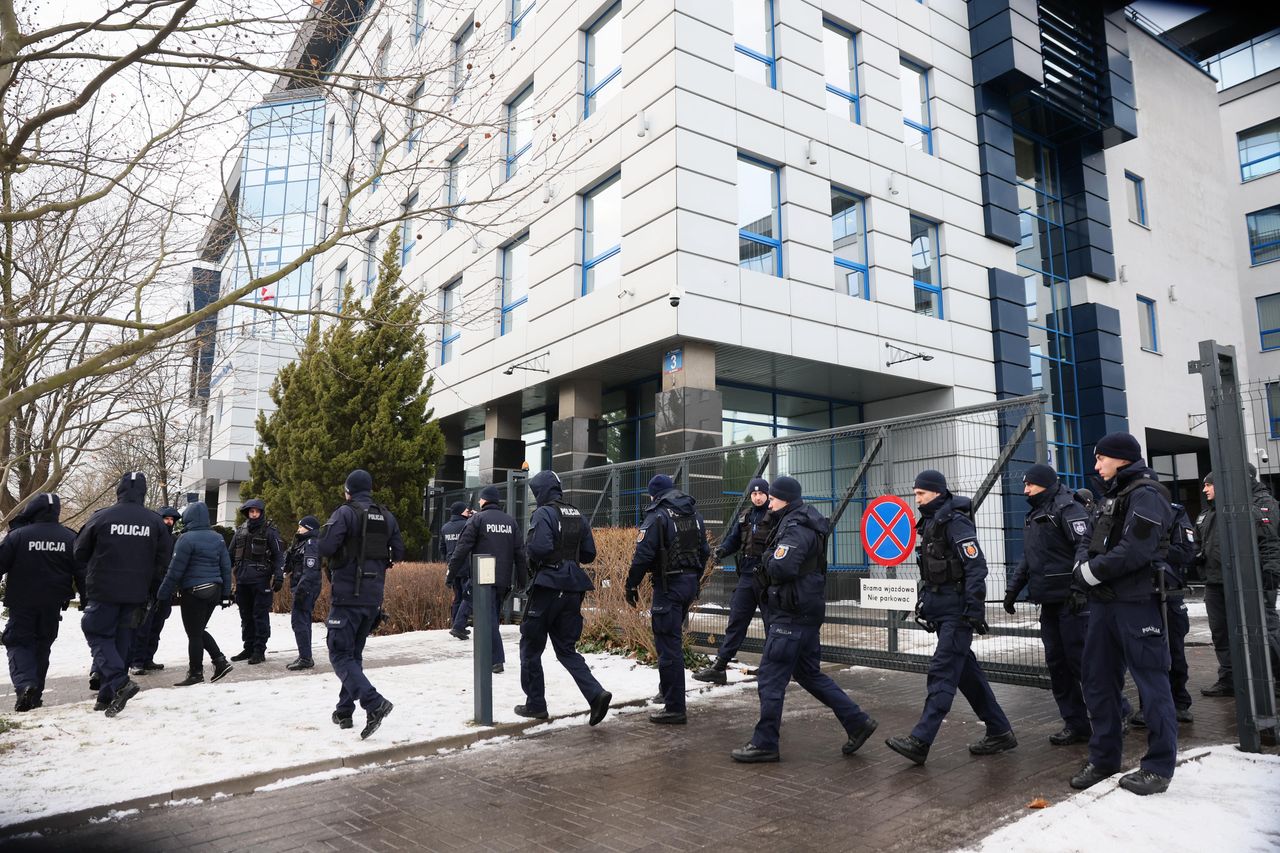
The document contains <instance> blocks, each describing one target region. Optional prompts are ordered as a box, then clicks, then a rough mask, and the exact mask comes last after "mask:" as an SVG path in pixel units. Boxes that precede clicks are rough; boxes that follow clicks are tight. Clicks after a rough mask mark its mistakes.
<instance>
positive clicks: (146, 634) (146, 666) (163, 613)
mask: <svg viewBox="0 0 1280 853" xmlns="http://www.w3.org/2000/svg"><path fill="white" fill-rule="evenodd" d="M159 515H160V520H161V521H163V522H164V526H165V527H167V528H168V529H169V535H170V536H172V537H173V538H174V539H175V540H176V539H177V533H176V532H175V531H174V525H176V524H177V523H178V519H180V518H181V517H182V514H181V513H179V512H178V511H177V510H176V509H174V508H173V507H171V506H166V507H161V508H160V510H159ZM153 598H154V600H153V601H152V602H151V604H150V606H148V607H147V612H146V614H145V615H143V617H142V624H141V625H139V626H138V630H137V632H136V633H135V634H134V636H133V649H132V650H131V654H130V661H129V670H130V674H131V675H146V674H147V673H148V672H156V671H158V670H161V669H164V664H162V663H156V661H155V657H156V650H157V649H159V648H160V632H161V631H162V630H164V623H165V622H166V621H167V620H168V618H169V615H170V614H171V613H173V601H172V600H170V599H162V598H159V597H155V596H153Z"/></svg>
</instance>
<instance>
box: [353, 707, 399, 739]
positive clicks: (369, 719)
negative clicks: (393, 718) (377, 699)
mask: <svg viewBox="0 0 1280 853" xmlns="http://www.w3.org/2000/svg"><path fill="white" fill-rule="evenodd" d="M394 707H395V706H394V705H392V704H391V703H390V702H389V701H388V700H386V699H383V700H382V704H381V705H379V706H378V707H376V708H374V709H373V710H372V711H370V712H369V713H368V714H367V715H366V716H365V722H364V728H363V729H361V730H360V740H364V739H366V738H367V737H369V735H371V734H373V733H374V732H376V731H377V730H378V726H380V725H382V721H383V720H385V719H386V718H387V715H388V714H390V713H391V709H392V708H394Z"/></svg>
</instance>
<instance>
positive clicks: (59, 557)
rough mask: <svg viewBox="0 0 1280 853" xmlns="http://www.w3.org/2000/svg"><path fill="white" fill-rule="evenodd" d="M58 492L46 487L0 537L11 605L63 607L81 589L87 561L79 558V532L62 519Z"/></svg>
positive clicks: (0, 570) (1, 569)
mask: <svg viewBox="0 0 1280 853" xmlns="http://www.w3.org/2000/svg"><path fill="white" fill-rule="evenodd" d="M61 510H62V505H61V502H60V501H59V500H58V496H57V495H54V494H50V493H47V492H42V493H41V494H38V495H36V496H35V497H34V498H32V499H31V502H30V503H28V504H27V506H26V508H25V509H24V510H23V511H22V516H21V517H22V522H20V523H19V526H18V527H17V528H16V529H15V528H12V527H11V528H10V530H9V535H8V536H5V537H4V541H2V542H0V578H4V579H5V585H4V603H5V604H6V605H7V606H9V607H61V606H63V605H64V604H66V603H67V602H68V601H70V600H71V599H72V597H73V596H74V595H75V593H76V591H77V590H78V591H79V592H80V594H81V595H84V566H83V565H82V564H80V563H78V562H76V558H75V544H76V534H75V531H73V530H72V529H71V528H69V527H63V526H62V525H61V524H59V523H58V515H59V513H60V512H61Z"/></svg>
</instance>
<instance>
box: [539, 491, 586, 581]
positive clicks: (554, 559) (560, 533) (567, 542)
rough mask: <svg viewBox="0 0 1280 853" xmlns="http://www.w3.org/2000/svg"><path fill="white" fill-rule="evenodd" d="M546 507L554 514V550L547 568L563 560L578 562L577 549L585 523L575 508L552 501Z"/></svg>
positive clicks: (561, 502)
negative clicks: (555, 530) (555, 529)
mask: <svg viewBox="0 0 1280 853" xmlns="http://www.w3.org/2000/svg"><path fill="white" fill-rule="evenodd" d="M548 506H550V507H551V509H552V510H553V511H554V512H555V514H556V522H557V523H556V528H557V532H556V549H555V550H554V551H553V552H552V553H551V556H550V557H549V558H548V560H547V564H548V565H549V566H552V567H555V566H559V565H560V564H561V563H563V562H564V561H565V560H571V561H573V562H575V563H576V562H577V561H578V549H579V547H580V546H581V545H582V528H583V525H584V524H585V522H584V521H583V519H582V513H581V512H580V511H579V510H578V508H577V507H576V506H574V505H573V504H570V503H565V502H564V501H552V502H551V503H550V504H548Z"/></svg>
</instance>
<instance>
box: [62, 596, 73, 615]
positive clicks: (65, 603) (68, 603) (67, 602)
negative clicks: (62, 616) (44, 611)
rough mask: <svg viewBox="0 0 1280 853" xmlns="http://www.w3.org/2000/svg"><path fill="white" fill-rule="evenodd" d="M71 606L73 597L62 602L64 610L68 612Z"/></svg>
mask: <svg viewBox="0 0 1280 853" xmlns="http://www.w3.org/2000/svg"><path fill="white" fill-rule="evenodd" d="M70 606H71V599H69V598H68V599H67V600H66V601H64V602H62V612H63V613H66V612H67V608H69V607H70Z"/></svg>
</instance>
